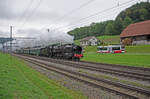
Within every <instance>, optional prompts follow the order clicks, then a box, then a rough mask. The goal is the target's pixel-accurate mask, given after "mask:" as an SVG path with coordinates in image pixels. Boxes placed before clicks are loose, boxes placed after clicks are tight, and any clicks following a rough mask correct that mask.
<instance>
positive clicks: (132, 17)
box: [68, 2, 150, 40]
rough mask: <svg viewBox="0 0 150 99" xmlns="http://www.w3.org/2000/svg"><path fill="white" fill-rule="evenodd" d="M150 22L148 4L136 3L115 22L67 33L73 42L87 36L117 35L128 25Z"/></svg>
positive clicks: (99, 23) (110, 21) (98, 24)
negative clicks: (73, 39)
mask: <svg viewBox="0 0 150 99" xmlns="http://www.w3.org/2000/svg"><path fill="white" fill-rule="evenodd" d="M145 20H150V3H149V2H141V3H137V4H135V5H133V6H131V7H130V8H127V9H126V10H124V11H122V12H121V13H120V14H119V15H118V16H117V17H116V19H115V20H108V21H104V22H98V23H91V24H90V25H89V26H84V27H79V28H75V29H74V30H71V31H69V32H68V34H70V35H72V36H74V38H75V40H77V39H82V38H85V37H88V36H101V35H119V34H120V33H121V32H122V31H123V30H124V29H125V28H126V27H127V26H128V25H129V24H133V23H136V22H140V21H145Z"/></svg>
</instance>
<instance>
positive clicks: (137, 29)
mask: <svg viewBox="0 0 150 99" xmlns="http://www.w3.org/2000/svg"><path fill="white" fill-rule="evenodd" d="M126 38H128V39H130V40H131V43H132V45H146V44H150V20H148V21H143V22H138V23H135V24H130V25H129V26H128V27H127V28H126V29H124V30H123V31H122V33H121V34H120V39H121V42H123V40H125V39H126Z"/></svg>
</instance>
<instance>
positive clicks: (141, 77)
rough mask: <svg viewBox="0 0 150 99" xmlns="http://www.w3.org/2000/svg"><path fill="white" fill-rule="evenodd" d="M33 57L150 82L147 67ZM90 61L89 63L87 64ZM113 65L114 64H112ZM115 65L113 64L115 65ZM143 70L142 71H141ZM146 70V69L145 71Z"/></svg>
mask: <svg viewBox="0 0 150 99" xmlns="http://www.w3.org/2000/svg"><path fill="white" fill-rule="evenodd" d="M30 57H33V58H37V59H41V60H45V61H51V62H54V63H60V64H63V65H67V66H72V67H74V68H81V69H88V70H92V71H97V72H102V73H107V74H113V75H118V76H123V77H130V78H133V79H139V80H142V81H148V82H150V71H149V74H148V73H145V72H144V71H148V70H149V68H148V70H145V69H146V68H142V69H140V68H137V67H128V66H124V67H123V66H119V67H118V65H117V67H118V68H121V70H119V69H115V68H112V67H108V66H109V65H107V66H106V67H105V66H104V64H103V65H101V63H100V64H99V63H93V64H92V62H84V63H83V62H72V61H65V60H56V59H50V58H45V57H37V56H30ZM87 63H89V64H87ZM111 66H112V65H111ZM114 66H115V65H113V67H114ZM122 68H128V70H127V71H126V70H122ZM133 69H135V70H138V71H136V72H135V71H132V70H133ZM139 69H140V70H142V71H139ZM143 70H144V71H143Z"/></svg>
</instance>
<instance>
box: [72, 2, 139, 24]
mask: <svg viewBox="0 0 150 99" xmlns="http://www.w3.org/2000/svg"><path fill="white" fill-rule="evenodd" d="M133 3H136V2H133ZM127 6H131V4H128V5H122V6H119V8H123V7H127ZM117 9H118V8H117ZM117 9H114V10H117ZM108 15H109V16H110V13H109V14H106V15H105V16H106V17H107V16H108ZM106 17H105V18H106ZM91 18H93V17H91ZM83 22H84V21H83ZM85 22H86V23H87V22H89V21H85ZM85 22H84V24H85ZM78 25H79V24H77V25H75V24H71V25H69V26H73V27H75V26H78ZM81 25H83V23H81Z"/></svg>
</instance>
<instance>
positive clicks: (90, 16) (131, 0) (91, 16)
mask: <svg viewBox="0 0 150 99" xmlns="http://www.w3.org/2000/svg"><path fill="white" fill-rule="evenodd" d="M133 1H137V0H130V1H127V2H125V3H122V4H120V5H119V6H118V5H117V6H113V7H111V8H108V9H105V10H102V11H99V12H97V13H94V14H91V15H89V16H87V17H84V18H81V19H79V20H76V21H74V23H77V22H80V21H82V20H85V19H89V18H93V17H94V16H96V15H99V14H102V13H104V12H107V11H109V10H113V9H115V8H117V7H120V6H123V5H125V4H128V3H130V2H133ZM74 23H71V24H69V25H65V26H62V27H58V28H55V30H56V29H60V28H64V27H68V26H71V25H74Z"/></svg>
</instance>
